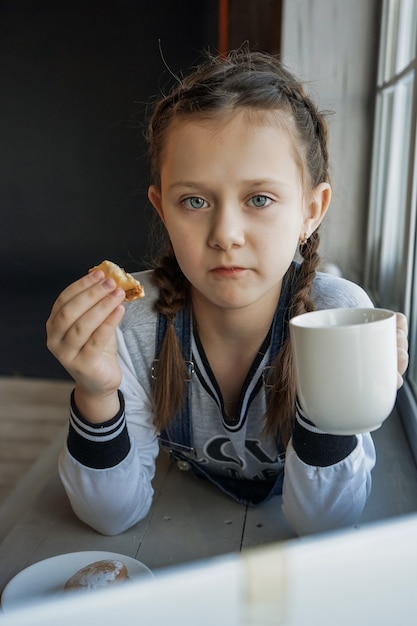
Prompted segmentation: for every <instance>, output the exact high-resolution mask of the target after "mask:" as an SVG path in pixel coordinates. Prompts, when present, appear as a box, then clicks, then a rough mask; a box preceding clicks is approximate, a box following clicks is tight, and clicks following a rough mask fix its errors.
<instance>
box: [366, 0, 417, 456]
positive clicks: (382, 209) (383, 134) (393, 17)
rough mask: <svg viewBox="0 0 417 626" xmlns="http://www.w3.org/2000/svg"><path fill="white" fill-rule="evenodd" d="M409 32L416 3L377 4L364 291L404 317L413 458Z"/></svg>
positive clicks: (415, 113) (414, 101)
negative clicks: (378, 29)
mask: <svg viewBox="0 0 417 626" xmlns="http://www.w3.org/2000/svg"><path fill="white" fill-rule="evenodd" d="M416 33H417V2H416V0H384V2H383V10H382V24H381V35H380V50H379V61H378V82H377V89H376V103H375V126H374V145H373V162H372V179H371V198H370V220H369V229H368V241H367V278H366V283H367V284H366V286H367V288H368V290H369V291H370V292H371V294H372V295H373V297H374V299H375V302H376V304H377V305H378V306H382V307H387V308H392V309H395V310H399V311H404V312H405V313H406V315H407V317H408V320H409V326H410V337H409V339H410V366H409V370H408V374H407V382H406V385H405V388H404V390H402V391H401V393H400V394H399V407H400V413H401V417H402V418H403V422H404V425H405V427H406V430H407V432H408V435H409V440H410V444H411V446H412V448H413V451H414V454H415V456H416V458H417V415H416V413H417V246H416V204H417V155H416V152H417V141H416V139H417V135H416V126H417V124H416V120H417V85H416V73H417V60H416V46H417V37H416Z"/></svg>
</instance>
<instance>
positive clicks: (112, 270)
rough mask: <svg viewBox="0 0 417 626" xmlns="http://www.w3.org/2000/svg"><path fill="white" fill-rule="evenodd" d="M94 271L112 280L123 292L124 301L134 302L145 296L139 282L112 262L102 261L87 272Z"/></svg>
mask: <svg viewBox="0 0 417 626" xmlns="http://www.w3.org/2000/svg"><path fill="white" fill-rule="evenodd" d="M94 270H102V271H103V272H104V274H105V275H106V277H107V278H112V279H113V280H114V281H115V282H116V285H117V286H118V287H120V288H121V289H123V290H124V292H125V299H126V300H129V301H130V300H136V299H137V298H143V296H144V295H145V290H144V288H143V286H142V285H141V284H140V282H139V281H137V280H136V279H135V278H133V276H132V275H131V274H128V273H127V272H125V271H124V269H122V268H121V267H119V266H118V265H116V263H113V262H112V261H102V262H101V263H100V265H95V266H94V267H92V268H91V269H89V270H88V271H89V272H92V271H94Z"/></svg>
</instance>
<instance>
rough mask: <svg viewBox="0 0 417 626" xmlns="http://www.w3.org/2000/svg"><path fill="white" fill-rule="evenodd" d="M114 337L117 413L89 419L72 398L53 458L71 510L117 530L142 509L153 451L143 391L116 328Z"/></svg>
mask: <svg viewBox="0 0 417 626" xmlns="http://www.w3.org/2000/svg"><path fill="white" fill-rule="evenodd" d="M118 341H119V361H120V366H121V369H122V376H123V383H122V386H121V389H120V392H119V397H120V399H121V406H120V411H119V413H118V414H117V415H116V416H115V417H114V418H113V419H112V420H109V421H107V422H105V423H104V424H101V425H98V426H97V425H92V424H90V423H88V422H87V421H86V420H85V419H84V418H83V416H82V415H80V414H79V412H78V411H77V408H76V407H75V405H74V403H73V402H72V403H71V417H70V427H69V435H68V440H67V445H66V446H65V448H64V450H63V451H62V452H61V455H60V458H59V473H60V476H61V480H62V482H63V485H64V488H65V490H66V492H67V494H68V497H69V500H70V502H71V506H72V508H73V510H74V512H75V513H76V515H77V516H78V517H79V518H80V519H81V520H82V521H84V522H85V523H86V524H88V525H89V526H91V527H93V528H94V529H96V530H97V531H99V532H101V533H103V534H105V535H115V534H119V533H121V532H123V531H124V530H126V529H127V528H129V527H131V526H132V525H133V524H135V523H136V522H138V521H139V520H141V519H142V518H143V517H145V516H146V515H147V513H148V511H149V509H150V506H151V503H152V497H153V488H152V479H153V477H154V474H155V460H156V457H157V455H158V451H159V447H158V440H157V434H156V431H155V428H154V426H153V415H152V406H151V399H150V397H149V392H148V390H146V389H145V388H144V386H143V385H141V384H140V382H139V380H138V378H137V376H136V373H135V371H134V367H133V364H132V361H131V359H130V356H129V354H128V351H127V349H126V346H125V343H124V339H123V335H122V333H121V332H119V331H118ZM126 416H127V419H126Z"/></svg>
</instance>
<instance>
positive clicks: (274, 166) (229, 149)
mask: <svg viewBox="0 0 417 626" xmlns="http://www.w3.org/2000/svg"><path fill="white" fill-rule="evenodd" d="M149 198H150V200H151V202H152V204H153V205H154V207H155V208H156V210H157V211H158V213H159V215H160V217H161V219H162V220H163V222H164V224H165V226H166V228H167V231H168V234H169V237H170V239H171V243H172V246H173V249H174V252H175V256H176V258H177V261H178V263H179V266H180V267H181V269H182V271H183V273H184V274H185V276H186V277H187V279H188V280H189V282H190V283H191V285H192V294H193V298H196V297H198V298H202V299H203V301H204V300H205V301H208V302H210V303H211V305H215V306H217V307H221V308H227V309H236V308H242V307H247V306H253V305H261V306H263V305H264V304H266V303H267V302H272V301H273V302H275V303H276V301H277V298H278V296H279V293H280V289H281V281H282V278H283V276H284V274H285V272H286V270H287V269H288V267H289V265H290V264H291V261H292V260H293V257H294V254H295V251H296V249H297V246H298V242H299V239H300V238H304V236H305V234H306V235H307V236H308V235H311V234H312V232H313V231H314V230H315V228H317V226H318V225H319V223H320V221H321V219H322V217H323V215H324V213H325V211H326V209H327V206H328V203H329V200H330V188H329V185H327V183H322V184H321V185H319V186H318V187H317V188H315V189H314V190H312V192H311V193H310V194H309V197H308V198H307V197H306V195H305V193H304V190H303V187H302V182H301V173H300V170H299V167H298V166H297V164H296V160H295V158H294V149H293V147H292V143H291V139H290V136H289V133H288V132H286V131H285V130H283V129H281V128H280V127H279V125H278V124H274V123H273V122H272V120H271V118H269V121H268V118H265V122H264V123H263V124H262V123H261V122H260V121H259V117H258V118H257V119H256V120H252V121H251V119H250V117H249V116H248V115H245V114H244V112H239V113H237V114H235V115H234V116H233V117H227V118H224V119H223V121H222V119H220V121H219V120H218V119H216V120H215V121H214V120H213V121H209V122H201V121H198V120H183V121H176V122H175V123H173V124H172V125H171V127H170V128H169V130H168V132H167V137H166V144H165V147H164V151H163V155H162V163H161V188H160V189H158V188H156V187H155V186H152V187H150V189H149ZM271 299H272V300H271Z"/></svg>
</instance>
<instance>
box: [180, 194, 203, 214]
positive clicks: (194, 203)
mask: <svg viewBox="0 0 417 626" xmlns="http://www.w3.org/2000/svg"><path fill="white" fill-rule="evenodd" d="M183 204H184V206H185V207H186V208H187V209H193V210H194V211H195V210H196V209H206V208H207V207H208V202H206V201H205V200H204V199H203V198H200V197H199V196H190V198H185V200H183Z"/></svg>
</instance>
